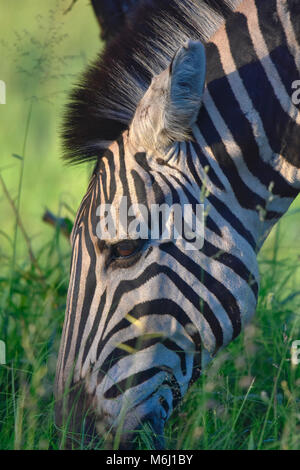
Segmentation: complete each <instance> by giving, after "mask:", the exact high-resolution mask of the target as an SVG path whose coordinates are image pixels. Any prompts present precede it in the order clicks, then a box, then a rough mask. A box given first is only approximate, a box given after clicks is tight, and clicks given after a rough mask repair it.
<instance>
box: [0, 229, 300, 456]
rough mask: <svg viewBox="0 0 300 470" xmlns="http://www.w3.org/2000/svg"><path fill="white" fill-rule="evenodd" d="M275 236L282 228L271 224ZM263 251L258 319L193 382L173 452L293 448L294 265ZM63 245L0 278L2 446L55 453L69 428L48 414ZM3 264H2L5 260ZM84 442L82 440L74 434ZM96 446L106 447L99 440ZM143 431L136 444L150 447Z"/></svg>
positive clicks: (62, 289)
mask: <svg viewBox="0 0 300 470" xmlns="http://www.w3.org/2000/svg"><path fill="white" fill-rule="evenodd" d="M277 231H278V233H279V229H277ZM275 240H276V242H275V245H276V246H275V245H274V247H273V257H272V258H267V257H265V256H264V253H262V255H261V259H260V267H261V272H262V282H261V289H260V295H259V304H258V309H257V313H256V316H255V318H254V320H253V322H252V323H251V325H249V326H248V327H247V328H246V329H245V331H244V332H243V333H242V334H241V336H240V337H239V338H237V339H236V340H235V341H234V342H233V343H232V344H231V345H230V346H229V347H228V348H226V349H225V350H224V351H222V352H221V353H220V354H219V355H218V356H217V357H216V358H215V360H214V361H213V362H212V364H211V366H210V367H209V368H208V370H206V371H205V372H204V373H203V376H202V377H201V378H200V379H199V381H198V382H197V383H196V384H195V385H194V386H193V387H192V388H191V390H190V391H189V393H188V394H187V395H186V397H185V398H184V400H183V403H182V404H181V405H180V407H179V408H178V409H177V410H176V411H175V413H174V415H173V417H172V419H171V420H170V422H169V424H168V425H167V428H166V439H167V446H168V448H170V449H299V448H300V392H299V390H300V365H299V366H295V365H293V364H292V363H291V344H292V341H293V340H296V339H299V338H300V296H297V295H295V294H296V292H295V291H294V290H293V289H291V287H290V285H289V280H290V278H291V276H295V273H296V271H297V269H298V261H297V260H292V259H289V258H287V259H286V260H284V261H278V260H277V257H276V256H277V255H276V254H277V253H278V251H279V250H280V243H281V242H280V238H278V237H275ZM69 252H70V248H69V246H68V243H67V242H66V241H65V240H63V239H61V235H60V233H58V232H55V233H53V238H52V239H51V240H50V241H49V242H48V243H47V244H45V245H44V246H43V248H42V249H40V250H39V251H38V252H37V253H36V254H35V256H36V260H37V263H38V265H39V268H40V270H41V272H37V267H36V265H34V264H33V263H32V261H31V259H30V257H29V256H28V259H27V260H25V261H24V263H23V264H22V265H21V266H19V265H17V266H16V268H15V270H14V272H13V278H12V279H11V278H10V276H7V277H2V278H1V279H0V282H1V286H2V289H1V292H2V293H3V292H5V291H7V290H9V289H11V295H10V296H4V297H5V302H6V304H5V305H3V297H2V296H1V301H2V308H3V307H4V310H5V312H6V315H7V338H6V344H7V364H6V365H4V366H0V383H1V389H0V447H1V448H2V449H59V448H63V446H64V442H65V437H66V434H65V435H64V434H61V433H59V434H58V433H57V430H56V428H55V424H54V419H53V408H54V399H53V382H54V373H55V365H56V358H57V350H58V344H59V339H60V334H61V326H62V321H63V316H64V308H65V299H66V290H67V283H68V269H69V254H70V253H69ZM8 261H9V260H3V259H2V260H1V262H2V263H3V262H8ZM73 442H74V448H84V439H83V436H76V439H74V440H73ZM92 446H93V447H94V448H101V447H102V446H103V447H104V446H105V443H100V444H99V442H98V443H96V442H94V443H93V445H92ZM151 446H152V444H151V438H150V436H149V433H148V432H147V430H144V431H143V432H141V435H140V437H139V448H141V449H145V448H146V449H147V448H148V449H149V448H151Z"/></svg>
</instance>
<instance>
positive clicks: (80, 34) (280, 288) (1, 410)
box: [0, 0, 300, 449]
mask: <svg viewBox="0 0 300 470" xmlns="http://www.w3.org/2000/svg"><path fill="white" fill-rule="evenodd" d="M15 1H16V2H17V1H18V2H19V5H18V8H15V2H11V4H12V3H14V7H12V6H11V4H10V3H9V2H6V1H5V0H0V9H1V18H3V20H4V21H3V24H2V25H1V28H2V29H1V33H0V34H1V36H0V52H1V57H4V58H5V60H4V61H2V63H1V68H0V74H1V76H0V79H4V80H5V81H6V83H7V92H8V96H7V103H8V104H7V105H5V106H2V107H1V108H0V111H1V112H0V128H1V166H0V171H1V185H0V191H1V192H0V210H1V217H2V219H1V220H2V222H3V223H2V224H1V227H0V340H4V341H5V343H6V348H7V350H6V357H7V362H6V365H0V448H1V449H61V448H64V446H65V439H66V437H67V433H68V430H67V429H64V430H63V432H62V433H61V432H60V433H58V432H57V429H56V427H55V424H54V419H53V417H54V416H53V410H54V398H53V383H54V374H55V367H56V360H57V351H58V346H59V340H60V335H61V328H62V322H63V317H64V310H65V302H66V293H67V285H68V277H69V262H70V246H69V244H68V242H67V241H66V240H65V239H64V237H62V236H61V234H60V232H59V231H55V230H53V231H51V229H48V228H46V227H45V226H43V224H42V222H41V216H42V213H43V211H44V208H45V205H47V206H49V205H50V208H51V209H52V211H55V209H56V208H57V206H58V211H57V212H61V211H64V213H65V211H66V208H67V207H68V206H72V208H73V209H76V207H77V205H78V204H79V201H80V195H81V194H83V190H84V187H85V185H86V181H87V178H86V176H87V173H88V172H87V171H86V169H85V168H83V169H79V170H66V169H65V168H63V166H62V163H61V162H60V160H59V155H60V150H59V143H58V137H57V130H58V127H59V122H60V116H61V105H62V103H64V102H65V100H66V92H67V91H68V90H69V89H70V87H71V85H72V83H73V82H74V81H75V79H76V77H77V76H78V73H79V72H80V71H81V70H82V68H83V65H84V63H85V62H86V61H87V60H88V58H89V57H91V58H92V57H93V56H94V53H95V52H96V51H97V49H98V47H99V45H98V31H97V29H96V24H93V22H95V19H94V18H93V15H92V12H91V11H90V9H89V7H88V5H87V3H85V2H76V5H75V7H74V8H73V10H72V15H67V16H66V17H65V16H63V12H64V11H65V10H66V7H68V6H69V5H70V3H71V2H70V0H56V1H55V2H53V0H45V2H38V1H37V0H15ZM53 5H54V6H53ZM12 22H14V24H15V28H11V23H12ZM95 23H96V22H95ZM25 25H27V29H28V28H29V29H30V33H28V31H27V29H25ZM51 25H52V26H51ZM66 31H67V32H68V33H69V36H66V34H65V32H66ZM4 110H5V111H4ZM12 155H13V157H12ZM1 188H2V190H1ZM297 206H298V207H299V202H298V203H297V202H296V204H294V206H293V208H292V209H291V211H290V212H289V214H288V215H287V216H286V217H285V218H284V219H283V220H282V222H281V223H280V226H278V227H277V229H276V230H275V231H273V233H272V235H271V237H270V239H269V241H268V243H267V244H266V246H265V248H264V249H263V251H262V253H261V255H260V270H261V275H262V282H261V289H260V295H259V303H258V309H257V313H256V316H255V318H254V320H253V322H252V324H251V325H250V326H249V327H248V328H246V330H245V331H244V332H243V333H242V334H241V336H240V337H239V338H237V339H236V340H235V341H234V342H233V343H232V344H231V345H230V346H229V347H228V348H227V349H226V350H224V351H222V352H221V353H220V354H219V355H218V356H217V357H216V358H215V360H214V361H213V363H212V364H211V366H210V367H209V368H208V370H207V371H204V372H203V376H202V377H201V378H200V379H199V381H198V382H197V383H196V384H195V385H194V386H193V387H192V388H191V389H190V391H189V393H188V394H187V395H186V397H185V398H184V400H183V403H182V404H181V405H180V407H179V408H178V409H177V410H176V411H175V413H174V415H173V417H172V419H171V420H170V422H169V423H168V425H167V428H166V438H167V446H168V448H170V449H297V448H300V409H299V404H300V403H299V399H300V392H299V390H300V365H299V366H293V365H292V364H291V345H292V342H293V340H298V339H300V295H299V291H300V288H299V281H300V273H299V269H298V266H299V229H300V218H299V210H298V211H297ZM150 434H151V433H150V431H149V429H144V430H143V431H141V433H140V436H139V440H138V441H139V442H138V446H139V448H140V449H145V448H146V449H150V448H151V447H152V442H151V435H150ZM84 442H85V439H84V436H83V435H78V436H74V447H75V448H84V447H85V444H84ZM91 446H92V447H95V448H102V447H105V442H101V441H100V442H98V443H96V442H94V443H92V444H91Z"/></svg>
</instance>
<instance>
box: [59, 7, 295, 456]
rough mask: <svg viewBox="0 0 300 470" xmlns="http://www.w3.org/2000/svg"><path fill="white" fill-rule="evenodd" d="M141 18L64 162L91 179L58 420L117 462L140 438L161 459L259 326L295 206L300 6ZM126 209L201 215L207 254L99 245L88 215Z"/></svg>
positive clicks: (64, 345)
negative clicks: (207, 382) (274, 257)
mask: <svg viewBox="0 0 300 470" xmlns="http://www.w3.org/2000/svg"><path fill="white" fill-rule="evenodd" d="M154 3H155V2H154ZM137 18H138V21H137V22H136V24H135V26H134V28H125V29H124V30H123V31H122V32H121V33H120V35H119V36H117V37H116V39H115V40H114V41H112V43H111V44H110V46H109V47H108V49H107V51H106V52H105V53H104V55H103V56H100V57H99V58H98V59H97V61H96V62H95V63H94V64H93V65H92V66H90V68H89V69H88V71H87V72H86V73H85V75H84V76H83V78H82V81H81V83H80V84H79V85H78V86H77V87H76V88H75V90H74V92H73V94H72V99H71V102H70V104H69V105H68V108H67V111H66V117H65V125H64V131H63V137H64V140H65V145H66V152H65V157H66V159H67V160H68V161H70V162H72V163H80V162H82V161H93V160H95V167H94V170H93V172H92V176H91V179H90V183H89V187H88V190H87V193H86V195H85V196H84V198H83V200H82V203H81V205H80V208H79V210H78V213H77V217H76V221H75V225H74V228H73V232H72V236H71V240H72V261H71V274H70V283H69V291H68V299H67V306H66V316H65V322H64V328H63V334H62V340H61V346H60V352H59V358H58V364H57V373H56V383H55V396H56V399H57V406H56V420H57V423H58V425H59V426H62V425H63V423H65V422H66V421H67V422H68V424H69V426H70V427H71V429H72V430H74V432H80V430H81V429H82V428H81V426H82V422H84V427H85V429H86V434H87V435H93V432H96V435H98V436H99V439H101V438H103V439H104V438H107V442H108V446H110V445H113V446H114V448H116V446H118V445H119V447H120V448H123V449H129V448H132V446H133V445H134V444H133V442H134V439H135V436H136V433H137V432H139V430H140V429H141V427H143V426H146V425H148V424H149V426H150V428H151V429H152V430H153V435H154V437H153V439H154V445H155V447H156V448H157V449H160V448H163V446H164V438H163V434H164V426H165V423H166V422H167V420H168V419H169V417H170V416H171V414H172V411H173V410H174V409H175V408H176V406H177V404H178V403H179V402H180V401H181V400H182V397H183V396H184V395H185V393H186V392H187V390H188V389H189V387H190V386H191V385H192V384H193V383H194V382H195V381H196V380H197V378H198V377H199V376H200V374H201V371H202V370H203V369H204V368H205V367H206V366H207V365H208V364H209V363H210V361H211V360H212V359H213V358H214V356H215V355H216V354H217V352H218V351H220V350H221V349H222V348H224V347H225V346H226V345H228V344H229V343H230V342H231V341H232V340H234V339H235V338H236V337H237V336H238V335H239V334H240V332H241V330H242V329H243V328H244V327H245V325H247V324H248V322H249V321H250V320H251V318H252V317H253V315H254V313H255V310H256V305H257V298H258V290H259V270H258V263H257V254H258V252H259V250H260V248H261V247H262V245H263V243H264V241H265V239H266V238H267V236H268V234H269V232H270V230H271V229H272V227H273V226H274V225H275V224H276V222H277V221H278V220H279V219H280V218H281V217H282V215H283V214H284V213H285V212H286V211H287V210H288V208H289V206H290V204H291V203H292V201H293V200H294V199H295V198H296V196H297V195H298V193H299V188H300V170H299V168H300V155H299V149H300V132H299V130H300V128H299V125H300V113H299V106H298V105H297V104H295V103H293V100H292V93H293V86H294V83H295V82H296V81H297V80H298V79H299V69H300V48H299V43H300V2H298V1H295V0H268V1H264V0H244V1H242V2H237V1H235V2H233V1H222V0H214V1H213V0H206V1H200V0H173V1H172V2H170V1H165V2H163V1H159V2H156V4H155V5H153V7H152V8H149V10H147V12H145V11H143V10H141V11H140V12H139V13H138V15H137ZM203 44H204V46H203ZM204 80H205V81H206V84H205V87H204V90H203V85H204ZM124 196H126V197H127V198H128V200H129V201H130V202H131V203H137V202H141V203H143V204H145V205H147V207H150V206H151V205H152V204H159V203H163V202H166V203H168V204H172V203H178V204H180V205H181V206H184V204H188V203H190V204H191V205H192V207H193V208H194V207H195V206H196V205H197V204H198V203H203V204H204V208H205V215H206V216H205V235H204V245H203V247H202V249H199V250H190V251H187V250H184V249H182V246H181V244H180V243H179V242H178V243H177V241H174V240H171V241H168V242H166V241H163V240H152V239H148V240H142V239H138V240H133V239H131V238H128V239H125V240H124V239H121V240H114V241H113V243H109V242H107V241H106V240H101V239H99V237H98V236H97V228H96V227H97V224H98V222H99V217H98V216H97V214H98V212H97V211H98V208H99V207H101V205H103V204H111V205H112V206H113V207H114V208H115V209H116V211H117V212H118V209H119V207H120V201H121V198H122V197H124ZM108 436H112V437H111V439H112V440H113V443H112V442H110V441H109V439H108ZM109 442H110V443H109Z"/></svg>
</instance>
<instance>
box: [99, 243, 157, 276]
mask: <svg viewBox="0 0 300 470" xmlns="http://www.w3.org/2000/svg"><path fill="white" fill-rule="evenodd" d="M132 241H133V240H122V241H121V242H118V243H114V244H112V245H110V246H109V247H107V248H108V254H107V260H106V263H105V267H106V269H108V268H112V269H126V268H130V267H131V266H133V265H134V264H136V263H137V262H138V261H139V260H140V259H141V257H142V256H143V254H144V253H145V251H146V248H147V247H149V243H147V240H137V241H136V242H137V243H136V249H135V251H134V252H133V253H132V254H130V255H128V256H124V257H122V256H120V257H118V256H117V255H116V252H115V250H116V247H118V246H119V245H120V244H121V243H123V242H132Z"/></svg>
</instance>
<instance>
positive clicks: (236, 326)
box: [160, 243, 241, 339]
mask: <svg viewBox="0 0 300 470" xmlns="http://www.w3.org/2000/svg"><path fill="white" fill-rule="evenodd" d="M160 249H161V250H162V251H164V252H166V253H168V254H169V255H170V256H172V257H173V258H174V259H176V261H177V262H178V263H180V264H181V265H182V266H183V267H185V268H186V269H187V270H188V271H189V272H191V273H192V274H193V275H194V276H195V277H196V278H197V279H198V281H200V282H201V284H203V285H204V286H205V287H206V288H207V290H208V291H209V292H211V293H212V294H214V296H215V297H216V298H217V299H218V300H219V302H220V304H221V305H222V306H223V308H224V310H225V312H226V314H227V315H228V318H229V319H230V321H231V324H232V328H233V336H232V339H234V338H236V337H237V336H238V335H239V334H240V332H241V313H240V309H239V307H238V304H237V301H236V298H235V297H234V296H233V294H232V293H231V292H230V291H229V290H228V289H227V288H226V287H225V286H224V285H223V284H222V283H221V282H219V281H218V280H217V279H215V278H214V277H212V276H211V274H209V273H208V272H207V271H205V270H204V269H203V268H202V267H200V266H199V265H198V264H197V263H195V261H193V260H192V259H191V258H189V257H188V256H186V255H185V254H184V253H182V252H181V251H180V250H179V249H178V248H177V246H176V245H174V244H173V243H169V244H162V245H160ZM187 297H188V296H187ZM188 298H189V297H188ZM201 313H203V312H202V311H201ZM213 315H214V314H213Z"/></svg>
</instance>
